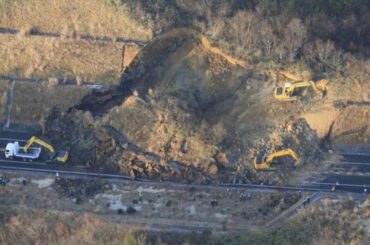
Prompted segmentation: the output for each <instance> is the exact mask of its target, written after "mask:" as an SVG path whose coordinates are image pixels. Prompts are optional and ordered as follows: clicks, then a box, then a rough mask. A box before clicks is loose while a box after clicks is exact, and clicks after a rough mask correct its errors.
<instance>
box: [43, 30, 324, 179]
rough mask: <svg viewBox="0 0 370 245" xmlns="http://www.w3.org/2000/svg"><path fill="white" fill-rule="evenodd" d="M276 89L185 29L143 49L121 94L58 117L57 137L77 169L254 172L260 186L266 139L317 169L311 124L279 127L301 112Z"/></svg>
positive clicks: (204, 175)
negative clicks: (260, 149) (257, 152)
mask: <svg viewBox="0 0 370 245" xmlns="http://www.w3.org/2000/svg"><path fill="white" fill-rule="evenodd" d="M273 86H274V83H273V81H271V80H270V79H268V78H267V77H266V76H264V75H261V73H257V72H254V71H253V67H250V66H249V65H248V64H246V63H245V62H243V61H240V60H237V59H235V58H233V57H231V56H229V55H227V54H225V53H223V52H222V51H221V50H219V49H217V48H214V47H211V46H210V44H209V42H208V41H207V40H206V39H205V37H203V36H202V35H200V34H199V33H197V32H195V31H193V30H189V29H185V28H182V29H176V30H173V31H170V32H168V33H164V34H161V35H159V36H157V37H156V38H154V40H153V41H152V42H151V43H150V44H149V45H148V46H146V47H144V48H143V49H142V50H141V52H140V53H139V54H138V55H137V56H136V58H135V60H134V61H133V62H132V63H131V64H130V66H129V67H128V68H127V69H126V71H125V73H124V74H123V76H122V79H121V84H120V86H119V88H118V89H117V90H112V91H109V92H106V93H92V94H90V95H88V96H86V97H85V98H84V99H83V100H82V102H81V104H80V105H79V106H78V107H76V108H75V109H73V110H71V111H70V112H69V113H67V114H66V115H64V116H63V117H58V116H55V117H53V118H51V122H52V123H50V124H49V131H48V134H49V136H50V137H52V138H53V137H54V140H55V142H59V141H61V142H64V143H63V144H64V145H63V146H62V147H63V149H67V148H70V149H71V162H73V163H76V164H82V165H84V166H89V167H93V168H98V169H99V168H104V170H109V171H117V170H120V171H121V172H122V173H124V174H126V175H129V176H132V177H133V178H135V177H150V178H157V179H158V178H160V179H167V180H180V181H192V182H198V183H204V182H209V181H216V180H217V181H228V182H231V181H232V180H234V177H235V175H242V174H244V173H245V172H243V171H241V169H246V170H247V171H249V173H250V174H245V176H243V177H242V178H241V179H247V180H249V181H251V180H253V181H254V180H258V179H260V176H263V174H259V173H256V172H255V171H254V170H253V169H252V161H251V159H250V158H248V150H250V149H253V148H255V147H256V146H257V145H258V143H259V142H260V141H261V139H264V142H266V143H267V144H272V145H271V147H270V148H268V150H276V149H277V148H278V147H283V146H291V147H293V148H294V149H296V150H297V151H299V154H301V155H302V157H304V158H305V160H306V161H307V162H309V161H311V160H312V159H313V158H315V157H317V154H316V148H317V145H318V140H317V136H316V135H312V134H311V133H312V132H311V131H310V128H309V127H308V126H307V124H305V123H303V122H300V121H298V122H296V123H295V124H294V126H292V127H291V129H290V130H285V131H284V130H282V129H280V128H279V127H285V128H287V127H288V126H287V122H290V121H292V120H293V119H294V117H292V114H294V115H296V114H297V112H298V111H299V110H300V109H298V108H300V107H299V105H290V104H289V105H288V104H278V103H276V102H275V101H273V97H272V88H273ZM298 103H301V104H302V105H305V107H303V108H304V109H308V108H309V106H310V105H311V104H309V103H305V102H298ZM292 118H293V119H292ZM293 121H294V120H293ZM280 125H283V126H280ZM273 134H275V135H276V139H273V138H271V135H273ZM280 134H292V135H290V136H287V137H283V136H281V135H280ZM53 135H57V136H53ZM58 137H59V138H58ZM277 138H279V140H280V141H281V142H282V143H281V144H276V143H274V142H273V140H277ZM270 141H271V142H270ZM62 147H61V148H62ZM301 148H302V149H301ZM310 151H311V152H312V154H313V155H310V154H306V153H307V152H310ZM315 154H316V155H315ZM72 165H73V164H72ZM232 172H234V174H233V175H232V174H231V173H232ZM235 172H236V173H235ZM281 179H282V178H278V181H279V180H281Z"/></svg>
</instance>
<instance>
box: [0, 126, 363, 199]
mask: <svg viewBox="0 0 370 245" xmlns="http://www.w3.org/2000/svg"><path fill="white" fill-rule="evenodd" d="M31 136H32V133H27V132H17V131H4V130H1V131H0V169H2V170H7V171H21V172H28V173H33V174H40V175H54V176H55V175H56V173H58V174H59V176H65V177H72V178H103V179H111V180H121V181H135V182H138V183H147V184H153V185H156V184H157V185H162V186H163V185H171V186H179V187H192V188H225V189H227V188H230V189H231V188H235V189H254V190H260V191H272V190H280V191H291V192H299V191H306V192H316V191H322V192H330V191H331V189H332V187H333V186H336V190H337V191H345V192H354V193H364V188H368V189H369V188H370V175H369V176H367V175H365V176H364V175H363V173H364V172H366V171H368V168H369V165H370V155H358V154H352V155H351V154H344V155H343V158H342V159H343V160H345V161H343V160H342V161H343V162H342V161H340V162H338V163H337V166H348V165H350V166H352V165H353V166H355V167H356V168H357V172H351V173H350V174H342V173H340V174H338V173H328V174H326V175H324V177H323V179H322V181H319V182H312V183H305V184H302V185H295V186H292V185H284V186H276V185H257V184H228V183H225V184H219V185H207V186H204V185H193V184H190V185H188V184H181V183H176V182H168V181H167V182H166V181H162V182H159V181H153V180H147V179H135V180H133V179H132V178H130V177H128V176H123V175H117V174H106V173H97V172H93V171H91V170H86V169H81V168H80V169H76V168H71V167H67V166H63V165H62V164H60V163H46V162H44V161H34V162H24V161H22V160H14V161H10V160H8V159H5V157H4V153H3V151H1V149H3V147H5V145H6V143H7V142H9V141H16V140H18V141H21V142H22V143H24V142H25V141H26V140H27V139H29V138H30V137H31ZM358 161H360V162H358ZM367 164H369V165H367Z"/></svg>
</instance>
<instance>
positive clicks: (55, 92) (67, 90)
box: [11, 82, 88, 125]
mask: <svg viewBox="0 0 370 245" xmlns="http://www.w3.org/2000/svg"><path fill="white" fill-rule="evenodd" d="M87 93H88V90H87V89H84V88H76V87H61V86H49V85H48V84H46V83H45V84H42V85H41V84H40V85H35V84H32V83H20V82H17V83H16V84H15V87H14V98H13V110H12V115H11V118H12V120H14V121H21V122H27V123H40V124H41V125H42V124H43V123H44V119H45V118H46V117H47V116H49V115H50V113H51V112H52V109H53V108H55V109H57V110H58V111H64V110H66V109H68V108H69V107H71V106H73V105H75V104H77V103H79V101H80V100H81V98H82V97H83V96H85V95H86V94H87Z"/></svg>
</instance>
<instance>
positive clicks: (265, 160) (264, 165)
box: [253, 148, 301, 170]
mask: <svg viewBox="0 0 370 245" xmlns="http://www.w3.org/2000/svg"><path fill="white" fill-rule="evenodd" d="M283 156H291V157H292V158H294V160H295V161H296V163H295V166H298V165H300V164H301V159H300V158H299V157H298V155H297V153H295V151H293V150H292V149H290V148H288V149H285V150H281V151H278V152H275V153H272V154H270V155H265V156H263V157H262V159H261V160H262V161H261V162H258V160H259V159H257V157H256V158H255V159H254V162H253V165H254V168H255V169H257V170H267V169H269V168H270V166H271V163H272V162H273V161H274V159H275V158H278V157H283Z"/></svg>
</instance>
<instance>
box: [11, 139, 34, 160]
mask: <svg viewBox="0 0 370 245" xmlns="http://www.w3.org/2000/svg"><path fill="white" fill-rule="evenodd" d="M23 149H24V147H22V146H20V145H19V142H18V141H16V142H14V143H13V142H10V143H8V144H6V147H5V158H8V159H14V158H19V159H23V161H33V160H35V159H37V158H39V156H40V154H41V148H40V147H37V148H36V147H32V148H29V147H28V149H27V151H24V150H23Z"/></svg>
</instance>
